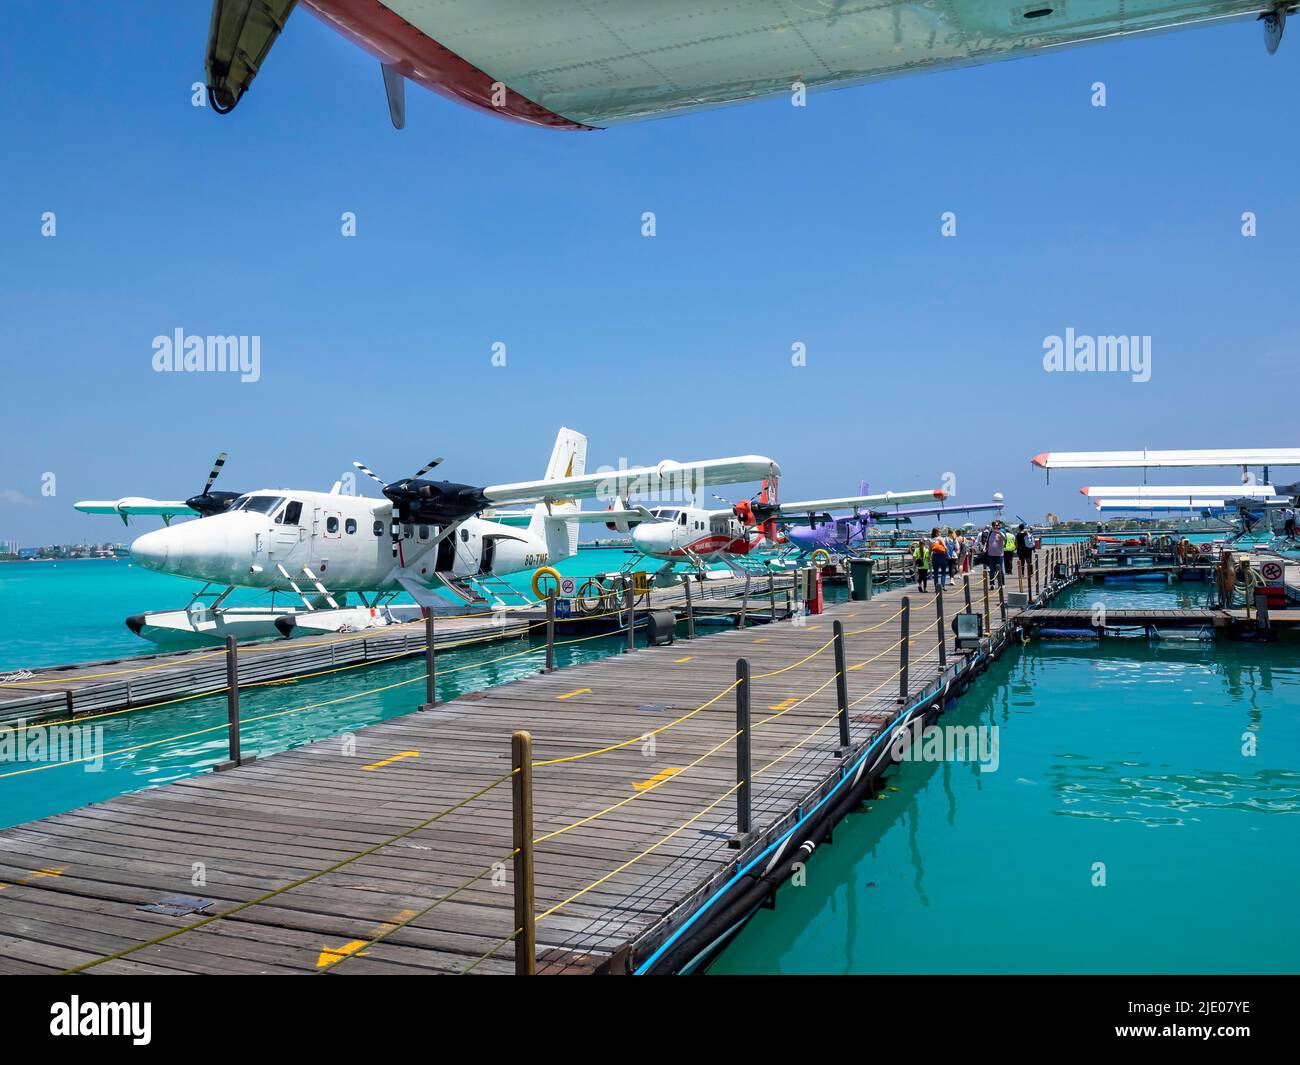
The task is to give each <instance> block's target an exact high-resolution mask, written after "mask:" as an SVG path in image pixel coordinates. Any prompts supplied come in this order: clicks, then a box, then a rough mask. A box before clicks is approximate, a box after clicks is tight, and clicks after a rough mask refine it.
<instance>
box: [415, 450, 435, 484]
mask: <svg viewBox="0 0 1300 1065" xmlns="http://www.w3.org/2000/svg"><path fill="white" fill-rule="evenodd" d="M441 464H442V456H441V455H439V456H438V457H437V458H436V459H434V460H433V461H432V462H426V463H425V464H424V465H423V466H421V467H420V468H419V469H418V470H416V471H415V473H414V474H412V475H411V480H415V478H416V477H423V476H424V475H425V474H426V473H428V472H429V471H430V470H431V469H433V468H434V467H435V466H440V465H441Z"/></svg>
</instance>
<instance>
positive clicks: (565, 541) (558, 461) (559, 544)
mask: <svg viewBox="0 0 1300 1065" xmlns="http://www.w3.org/2000/svg"><path fill="white" fill-rule="evenodd" d="M586 472H587V438H586V437H585V436H583V435H582V434H581V433H580V432H577V431H576V430H574V429H565V428H561V429H560V431H559V433H557V434H556V437H555V447H554V449H553V450H552V451H551V461H550V463H549V464H548V465H547V467H546V478H545V479H546V480H548V481H558V480H561V479H562V478H565V477H581V476H582V475H583V474H584V473H586ZM581 509H582V503H581V502H580V501H578V500H576V499H557V500H552V501H551V502H550V503H538V504H537V505H536V506H534V507H533V516H532V519H531V520H530V521H529V523H528V532H529V533H530V534H531V535H533V536H537V537H539V538H544V539H545V540H546V553H547V556H548V560H549V561H551V562H559V561H560V560H561V559H565V558H568V557H569V556H570V555H572V554H573V553H574V552H575V551H577V550H578V523H577V522H575V521H566V520H565V518H566V516H568V515H572V514H577V513H578V512H579V511H580V510H581Z"/></svg>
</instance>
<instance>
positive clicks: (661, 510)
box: [650, 507, 677, 521]
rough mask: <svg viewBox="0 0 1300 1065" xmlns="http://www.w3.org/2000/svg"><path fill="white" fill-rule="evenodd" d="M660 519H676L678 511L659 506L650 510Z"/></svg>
mask: <svg viewBox="0 0 1300 1065" xmlns="http://www.w3.org/2000/svg"><path fill="white" fill-rule="evenodd" d="M650 513H651V514H653V515H654V516H655V517H656V518H658V519H659V520H660V521H676V520H677V511H676V510H673V509H671V508H669V507H657V508H656V509H654V510H652V511H651V512H650Z"/></svg>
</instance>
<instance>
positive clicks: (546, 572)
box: [533, 566, 560, 599]
mask: <svg viewBox="0 0 1300 1065" xmlns="http://www.w3.org/2000/svg"><path fill="white" fill-rule="evenodd" d="M543 577H550V578H551V579H552V580H553V581H555V590H556V591H557V592H558V591H559V585H560V571H559V570H557V569H556V568H555V567H554V566H543V567H542V568H541V569H539V570H536V571H535V572H534V573H533V595H535V596H536V597H537V598H538V599H545V598H546V597H547V596H548V595H550V592H545V591H543V590H542V578H543Z"/></svg>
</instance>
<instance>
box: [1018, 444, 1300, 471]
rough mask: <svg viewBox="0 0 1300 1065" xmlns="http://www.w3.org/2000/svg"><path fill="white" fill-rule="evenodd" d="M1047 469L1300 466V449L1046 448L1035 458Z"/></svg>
mask: <svg viewBox="0 0 1300 1065" xmlns="http://www.w3.org/2000/svg"><path fill="white" fill-rule="evenodd" d="M1031 461H1032V462H1033V464H1034V465H1035V466H1039V467H1041V468H1042V469H1045V470H1119V469H1159V468H1161V467H1163V466H1190V467H1196V468H1208V467H1211V466H1300V448H1293V447H1274V448H1255V449H1230V448H1214V449H1210V450H1208V451H1146V450H1143V451H1044V452H1042V454H1039V455H1035V456H1034V457H1033V459H1032V460H1031Z"/></svg>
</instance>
